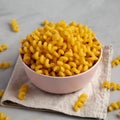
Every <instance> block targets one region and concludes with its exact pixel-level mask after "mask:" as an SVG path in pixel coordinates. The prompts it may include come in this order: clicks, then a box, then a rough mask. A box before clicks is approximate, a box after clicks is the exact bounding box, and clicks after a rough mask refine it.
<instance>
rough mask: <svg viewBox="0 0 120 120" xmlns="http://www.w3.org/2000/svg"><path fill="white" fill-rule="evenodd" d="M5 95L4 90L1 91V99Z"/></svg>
mask: <svg viewBox="0 0 120 120" xmlns="http://www.w3.org/2000/svg"><path fill="white" fill-rule="evenodd" d="M3 94H4V89H1V90H0V98H2V96H3Z"/></svg>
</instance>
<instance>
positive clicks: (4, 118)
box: [0, 112, 9, 120]
mask: <svg viewBox="0 0 120 120" xmlns="http://www.w3.org/2000/svg"><path fill="white" fill-rule="evenodd" d="M0 120H9V115H5V113H4V112H0Z"/></svg>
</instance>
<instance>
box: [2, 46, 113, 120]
mask: <svg viewBox="0 0 120 120" xmlns="http://www.w3.org/2000/svg"><path fill="white" fill-rule="evenodd" d="M111 56H112V47H111V46H104V49H103V59H102V60H101V63H100V65H99V67H98V69H97V71H96V73H95V75H94V77H93V79H92V81H91V82H90V83H89V84H88V85H87V86H86V87H85V88H84V89H82V90H79V91H77V92H74V93H71V94H65V95H55V94H49V93H46V92H44V91H41V90H40V89H38V88H37V87H35V86H34V85H33V84H32V83H31V82H30V81H29V79H28V78H27V76H26V74H25V71H24V69H23V67H22V65H21V63H20V60H19V58H18V60H17V62H16V65H15V68H14V71H13V74H12V76H11V78H10V81H9V83H8V86H7V88H6V91H5V94H4V96H3V97H2V100H1V105H11V106H19V105H20V106H23V107H27V108H35V109H42V110H52V111H56V112H61V113H64V114H67V115H72V116H77V117H86V118H99V119H105V118H106V115H107V106H108V102H109V94H110V91H109V90H106V89H102V88H101V83H102V82H103V81H104V80H110V75H111ZM23 83H28V84H29V86H30V88H29V90H28V94H27V95H26V98H25V100H19V99H18V98H17V93H18V89H19V88H20V86H21V85H22V84H23ZM82 93H86V94H88V95H89V98H88V100H87V102H86V104H85V106H84V107H82V108H81V109H80V110H79V111H78V112H75V111H74V110H73V109H72V107H73V104H74V103H75V101H76V100H77V98H78V96H79V95H80V94H82Z"/></svg>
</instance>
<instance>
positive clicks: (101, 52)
mask: <svg viewBox="0 0 120 120" xmlns="http://www.w3.org/2000/svg"><path fill="white" fill-rule="evenodd" d="M102 54H103V49H102V48H101V50H100V56H99V59H98V60H97V62H96V63H95V64H94V65H93V66H92V67H91V68H89V69H88V70H87V71H84V72H82V73H79V74H75V75H71V76H65V77H60V76H48V75H44V74H38V73H36V72H35V71H34V70H32V69H31V68H30V67H28V66H27V65H26V64H25V63H24V61H23V60H22V57H21V54H20V53H19V56H20V57H19V58H20V60H21V62H22V64H23V65H24V66H25V67H26V68H27V69H28V70H30V71H31V72H33V73H34V74H36V75H41V76H43V77H47V78H54V79H55V78H58V79H61V78H62V79H66V78H72V77H77V76H82V75H84V74H86V73H88V72H89V71H91V70H92V69H94V68H95V67H96V66H97V65H98V64H99V62H100V61H101V58H102Z"/></svg>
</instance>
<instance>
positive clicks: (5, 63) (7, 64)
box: [0, 61, 11, 69]
mask: <svg viewBox="0 0 120 120" xmlns="http://www.w3.org/2000/svg"><path fill="white" fill-rule="evenodd" d="M9 67H11V62H6V61H2V62H1V63H0V69H3V68H9Z"/></svg>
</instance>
